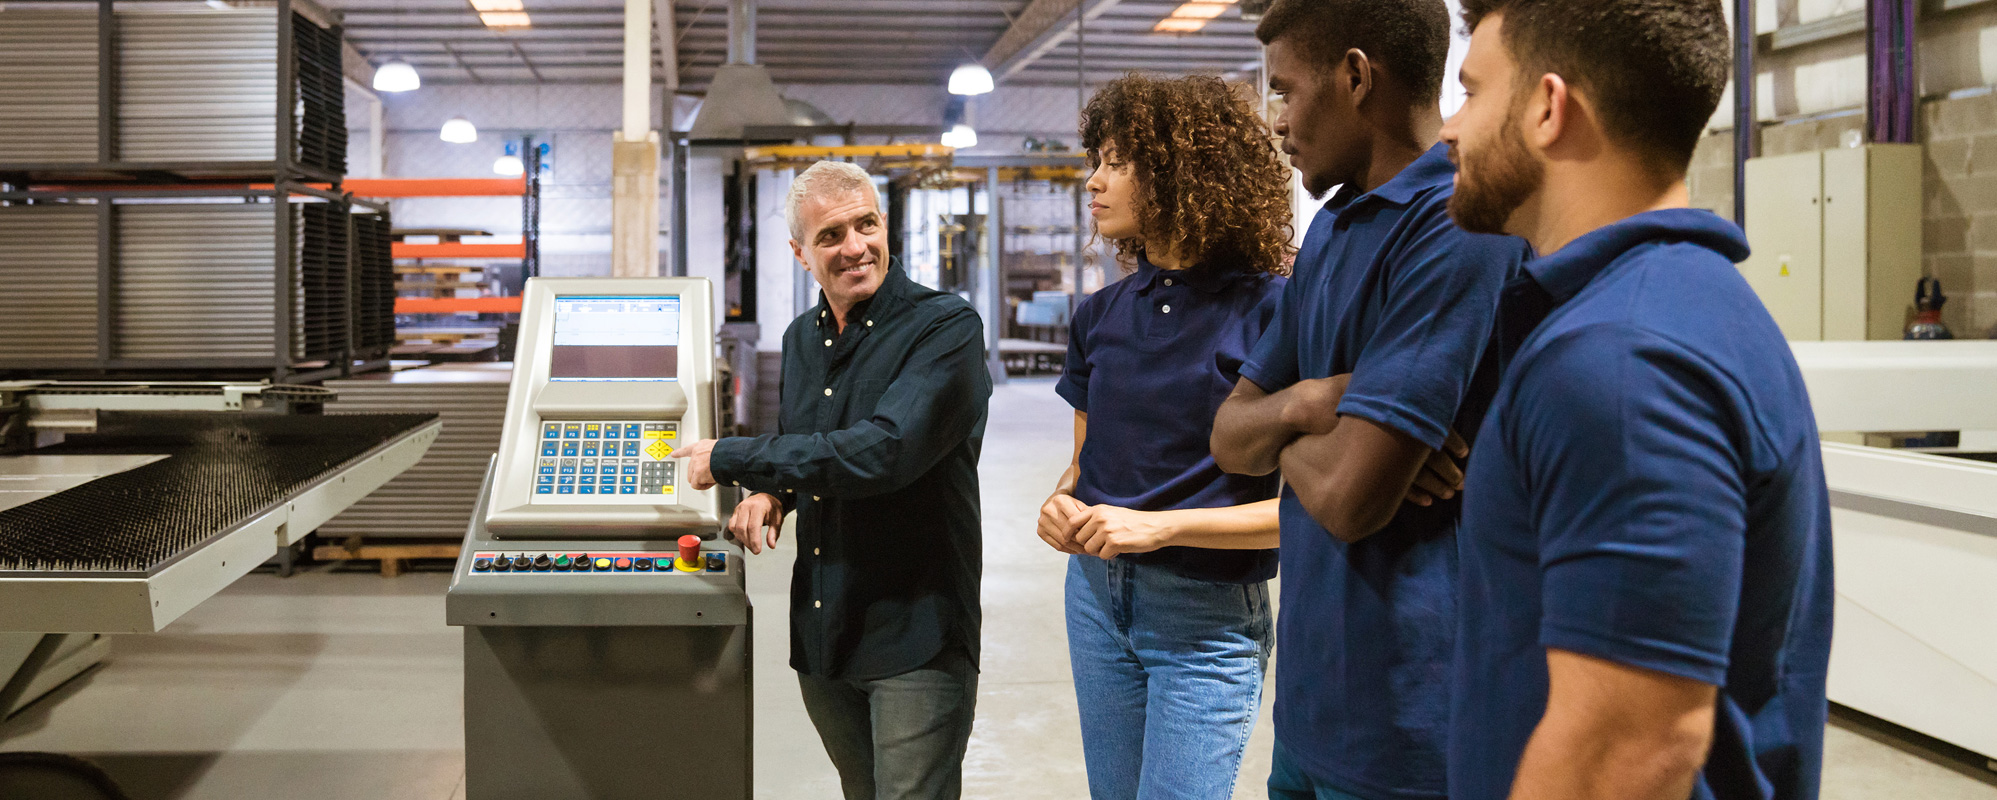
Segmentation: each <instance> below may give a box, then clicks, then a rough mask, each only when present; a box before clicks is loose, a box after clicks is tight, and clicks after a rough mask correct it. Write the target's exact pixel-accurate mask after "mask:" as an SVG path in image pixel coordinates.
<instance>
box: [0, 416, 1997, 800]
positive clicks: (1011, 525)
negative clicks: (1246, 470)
mask: <svg viewBox="0 0 1997 800" xmlns="http://www.w3.org/2000/svg"><path fill="white" fill-rule="evenodd" d="M992 412H993V416H992V421H991V426H990V431H989V433H988V436H987V438H986V440H985V455H984V461H983V468H982V472H983V475H984V479H985V483H984V490H985V496H984V501H985V503H984V506H985V522H986V528H985V530H986V531H987V533H986V542H985V552H986V568H985V593H984V598H985V618H986V627H985V637H984V652H985V657H984V676H983V680H982V682H981V692H980V698H979V707H978V712H979V713H978V724H977V730H976V733H975V735H974V737H973V738H972V741H971V747H970V753H969V756H968V763H967V773H968V775H967V786H966V795H967V796H969V797H973V798H1008V800H1026V799H1028V798H1078V797H1084V796H1086V794H1087V790H1086V787H1085V784H1084V780H1083V774H1082V760H1081V753H1080V749H1081V741H1080V735H1079V733H1078V732H1077V716H1076V708H1075V698H1074V694H1073V691H1072V689H1071V687H1070V677H1069V670H1068V659H1067V653H1066V641H1065V640H1066V637H1065V634H1064V628H1063V626H1062V623H1061V600H1060V598H1061V594H1060V586H1061V580H1062V574H1063V568H1064V563H1063V561H1064V559H1065V558H1066V557H1065V556H1062V555H1059V554H1057V553H1054V552H1052V551H1051V550H1049V549H1047V548H1046V546H1045V545H1043V544H1041V543H1040V541H1039V540H1038V539H1036V538H1034V536H1033V535H1032V527H1033V519H1034V515H1035V514H1036V513H1037V510H1038V508H1039V504H1040V502H1041V500H1043V499H1045V495H1046V492H1047V489H1048V487H1049V486H1051V484H1052V482H1053V480H1054V478H1055V476H1056V475H1057V474H1058V473H1059V471H1060V470H1061V468H1062V467H1063V466H1064V465H1065V463H1066V460H1067V457H1068V452H1069V447H1070V442H1069V425H1068V419H1069V418H1070V412H1069V410H1068V408H1067V407H1066V406H1065V405H1064V404H1063V403H1062V402H1061V401H1060V400H1059V399H1058V398H1056V397H1055V396H1054V393H1053V391H1052V385H1051V384H1050V383H1048V382H1046V381H1015V382H1013V383H1011V384H1009V385H1007V386H1005V387H1002V388H1001V389H1000V390H999V393H998V395H997V396H996V397H994V398H993V402H992ZM791 559H792V553H791V551H790V549H789V548H788V547H785V548H783V549H780V550H779V551H778V552H776V553H775V554H766V555H764V556H761V557H759V558H757V559H755V560H754V561H752V562H751V564H750V568H751V571H750V573H749V574H750V579H749V585H750V590H751V593H752V595H753V597H754V601H755V603H756V605H757V608H758V611H759V612H760V613H759V614H758V616H759V618H760V619H759V620H758V623H759V627H758V630H757V632H756V635H757V641H756V654H757V663H756V677H757V681H756V730H757V731H758V737H757V751H756V763H757V768H756V788H757V791H756V796H757V797H758V798H766V799H767V800H803V799H804V798H836V797H837V796H838V791H837V785H838V784H837V779H836V777H835V776H834V774H833V771H832V766H831V763H830V762H828V761H827V760H826V758H825V754H824V751H823V750H822V749H821V748H820V747H819V744H818V740H817V737H816V735H815V734H814V733H813V731H812V728H811V725H810V723H809V721H808V720H807V719H806V718H805V715H804V711H803V707H802V706H801V704H800V702H799V700H798V693H797V684H796V682H795V679H794V678H793V677H792V675H791V673H790V671H789V670H788V669H787V668H786V667H785V660H786V658H787V655H788V653H787V650H788V639H787V634H786V633H785V630H786V629H785V625H786V622H785V619H784V617H785V613H784V612H785V597H786V586H787V581H788V580H789V574H790V564H791ZM447 580H448V576H447V575H444V574H440V573H412V574H408V575H404V576H402V577H400V578H395V579H382V578H380V577H378V576H376V575H373V574H369V573H352V572H346V573H339V572H332V571H320V572H313V573H308V574H303V575H299V576H297V577H294V578H291V579H279V578H277V577H275V576H272V575H264V574H259V575H252V576H250V577H248V578H245V579H243V580H242V581H241V582H239V583H237V584H236V585H235V586H233V587H231V588H230V589H229V590H228V591H226V592H224V593H223V594H222V595H220V596H218V597H216V598H215V599H213V600H210V601H209V602H207V603H205V604H203V605H202V606H200V607H199V608H196V609H195V610H194V611H193V612H191V613H189V614H188V615H187V616H186V617H184V618H182V619H181V620H179V621H178V622H176V623H174V624H173V625H172V626H171V627H170V628H168V629H167V631H165V632H163V633H160V634H157V635H153V636H132V637H123V638H121V639H119V640H118V641H117V642H116V644H115V648H114V650H113V653H112V657H111V660H110V662H109V663H107V664H105V665H104V666H102V667H100V668H98V669H96V670H94V671H93V672H91V673H88V674H86V675H85V676H83V677H82V678H80V679H78V680H76V681H73V682H71V683H70V684H69V685H67V686H65V687H63V688H62V689H61V690H59V691H58V692H57V693H55V694H54V695H52V696H51V699H48V700H44V701H42V702H40V703H37V704H35V705H34V706H32V707H30V708H29V709H27V710H25V711H23V712H22V713H21V714H19V715H17V716H16V717H15V718H13V719H12V720H9V721H8V722H6V723H5V724H4V725H0V749H4V750H44V751H54V752H64V753H72V754H77V755H84V756H87V757H89V758H92V759H94V760H96V761H97V762H98V763H100V764H102V765H104V766H105V767H106V768H107V769H108V770H110V771H111V772H112V773H113V774H114V775H116V776H117V777H118V779H119V780H120V781H121V782H122V783H123V784H124V785H125V787H126V788H127V790H128V791H129V792H130V793H131V795H132V796H133V797H134V798H137V799H138V800H241V798H266V797H284V798H290V799H291V800H320V799H321V798H325V799H326V800H331V799H333V798H340V799H342V800H348V799H351V798H369V799H370V800H447V798H448V799H451V800H455V798H459V797H462V796H463V795H462V792H463V788H462V778H463V771H464V756H463V749H462V748H463V744H462V738H461V735H462V731H461V724H462V700H461V697H462V691H461V690H462V683H461V678H460V675H459V663H460V661H459V660H460V654H461V645H460V640H459V635H458V631H457V630H456V629H452V628H448V627H445V626H444V624H443V597H442V594H443V590H444V587H445V584H446V583H447ZM1264 716H1265V720H1266V716H1267V715H1266V709H1265V713H1264ZM1827 738H1828V744H1827V748H1826V750H1827V752H1826V754H1825V760H1826V762H1827V766H1826V769H1825V775H1824V792H1823V797H1824V798H1825V800H1859V799H1860V798H1888V797H1891V798H1925V799H1929V800H1941V799H1943V798H1964V800H1970V799H1972V798H1973V799H1979V800H1982V799H1987V800H1997V774H1993V773H1989V772H1984V771H1981V770H1977V769H1974V768H1971V767H1965V766H1963V765H1961V764H1958V763H1954V762H1947V761H1943V760H1938V759H1934V758H1931V757H1928V756H1927V754H1924V753H1923V752H1922V751H1921V750H1920V749H1919V748H1918V747H1917V746H1914V745H1911V744H1909V743H1907V742H1903V741H1899V740H1896V739H1893V738H1892V737H1891V736H1890V735H1887V734H1881V733H1879V732H1876V731H1874V730H1871V729H1869V728H1866V727H1864V726H1860V725H1852V724H1848V723H1844V722H1838V723H1834V724H1833V726H1832V728H1831V730H1830V731H1829V734H1828V737H1827ZM1269 741H1270V733H1269V726H1268V724H1267V723H1266V721H1265V722H1264V723H1263V724H1262V725H1261V726H1259V727H1258V729H1257V731H1256V733H1255V736H1254V738H1253V739H1252V740H1251V743H1250V747H1251V750H1250V754H1249V758H1248V763H1247V765H1246V767H1245V769H1244V771H1243V775H1244V777H1243V779H1242V781H1241V783H1240V785H1239V786H1238V787H1237V791H1236V793H1235V796H1236V797H1237V798H1250V797H1262V796H1264V795H1263V792H1262V791H1261V787H1260V781H1261V779H1262V778H1263V777H1265V776H1266V775H1267V774H1268V759H1269Z"/></svg>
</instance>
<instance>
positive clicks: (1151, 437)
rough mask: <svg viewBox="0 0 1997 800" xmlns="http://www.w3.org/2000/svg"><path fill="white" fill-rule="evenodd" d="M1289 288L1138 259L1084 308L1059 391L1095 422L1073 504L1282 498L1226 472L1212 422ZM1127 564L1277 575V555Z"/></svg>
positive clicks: (1214, 577)
mask: <svg viewBox="0 0 1997 800" xmlns="http://www.w3.org/2000/svg"><path fill="white" fill-rule="evenodd" d="M1216 267H1218V268H1216ZM1285 283H1286V281H1285V280H1284V279H1283V278H1279V277H1275V276H1272V275H1266V274H1249V273H1245V272H1242V271H1240V270H1239V269H1230V268H1228V267H1226V266H1225V265H1202V266H1198V267H1194V268H1192V269H1186V270H1165V269H1159V268H1157V267H1155V266H1152V264H1151V262H1150V261H1147V260H1144V259H1142V258H1139V259H1138V262H1137V271H1136V272H1135V273H1132V274H1131V275H1129V276H1128V277H1125V278H1124V279H1123V280H1120V281H1117V282H1116V283H1113V284H1110V285H1109V286H1106V287H1104V288H1103V290H1102V291H1099V292H1096V293H1095V294H1092V295H1089V298H1088V299H1087V300H1083V301H1082V304H1081V306H1080V307H1079V308H1077V309H1075V320H1074V322H1073V323H1072V324H1071V325H1070V326H1069V336H1068V363H1067V368H1066V369H1065V370H1064V371H1063V372H1062V373H1061V382H1060V383H1058V384H1056V385H1055V391H1056V392H1058V393H1060V395H1061V397H1062V398H1063V399H1065V400H1067V401H1068V403H1069V404H1070V405H1073V406H1074V407H1075V410H1077V411H1081V412H1082V413H1085V414H1088V415H1089V428H1088V438H1086V439H1085V440H1083V444H1082V453H1081V467H1082V472H1081V476H1080V478H1079V479H1078V480H1077V481H1076V482H1075V499H1077V500H1080V501H1082V502H1083V503H1087V504H1089V505H1096V504H1098V503H1103V504H1108V505H1112V506H1119V507H1122V508H1133V509H1137V510H1139V511H1166V510H1170V509H1180V508H1225V507H1228V506H1238V505H1245V504H1248V503H1256V502H1261V501H1263V500H1268V499H1270V498H1273V497H1275V496H1276V483H1277V480H1276V476H1274V475H1267V476H1261V477H1252V476H1248V475H1229V474H1227V473H1225V472H1222V471H1221V469H1220V467H1219V466H1216V465H1215V464H1214V460H1213V453H1212V440H1213V418H1214V414H1216V413H1217V412H1219V411H1220V404H1221V403H1222V402H1225V401H1226V400H1227V396H1228V394H1229V393H1231V392H1232V391H1233V390H1234V385H1235V383H1236V382H1238V381H1239V380H1240V379H1241V362H1242V361H1243V360H1244V359H1246V358H1247V357H1248V350H1249V348H1251V347H1254V346H1255V342H1256V340H1257V339H1260V338H1261V337H1262V332H1263V331H1264V330H1265V329H1267V328H1268V327H1269V318H1270V317H1272V316H1274V315H1275V313H1276V300H1277V298H1278V297H1280V296H1281V293H1282V289H1283V285H1284V284H1285ZM1120 558H1123V559H1125V560H1127V561H1133V562H1136V563H1139V564H1151V565H1155V566H1160V567H1163V568H1165V569H1168V570H1171V571H1172V572H1173V573H1175V574H1178V575H1180V576H1182V577H1187V578H1193V579H1195V580H1204V581H1213V582H1215V583H1256V582H1260V581H1266V580H1268V579H1270V578H1273V577H1276V551H1275V550H1273V549H1271V550H1209V549H1205V548H1198V547H1166V548H1161V549H1159V550H1157V551H1154V552H1150V553H1131V554H1126V555H1123V556H1120Z"/></svg>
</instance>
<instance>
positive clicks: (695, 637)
mask: <svg viewBox="0 0 1997 800" xmlns="http://www.w3.org/2000/svg"><path fill="white" fill-rule="evenodd" d="M711 308H712V288H711V286H710V284H709V283H708V282H707V281H706V280H704V279H697V278H694V279H690V278H629V279H620V278H611V279H603V278H572V279H557V278H535V279H533V280H530V281H528V282H527V285H526V288H525V291H524V293H523V301H522V310H521V317H520V339H519V344H518V347H517V355H516V357H515V364H514V371H513V383H512V386H511V389H510V393H509V395H508V397H507V406H506V417H505V427H504V429H503V431H502V433H501V436H500V451H499V453H498V454H497V455H496V456H495V457H494V458H493V461H492V466H491V468H490V471H489V472H488V474H487V477H486V485H485V489H484V493H483V496H482V499H481V501H480V504H479V507H478V509H477V510H476V511H474V512H473V518H472V520H471V525H470V529H469V531H468V533H467V535H466V537H465V544H464V549H463V551H462V552H461V554H460V556H459V559H458V565H457V571H456V574H455V575H454V576H453V578H452V581H451V588H450V590H449V593H448V594H447V595H446V600H445V614H446V619H447V621H448V622H449V623H450V624H452V625H456V626H462V627H463V628H464V629H465V632H464V637H465V667H464V669H465V792H466V796H467V797H468V798H471V800H492V799H493V798H534V800H569V799H570V798H574V799H575V800H581V799H582V798H641V797H642V798H686V799H687V800H693V799H694V798H699V799H700V800H718V799H721V798H747V797H748V796H749V789H750V758H749V756H750V753H749V743H750V714H751V711H752V707H751V703H750V686H751V684H750V631H749V624H750V607H749V600H748V595H747V593H746V592H745V590H744V584H743V571H742V561H741V555H742V551H741V549H740V548H739V547H738V546H737V545H735V544H733V543H730V542H727V541H724V540H722V539H721V538H720V537H719V536H718V534H719V532H720V530H721V525H722V521H723V520H724V519H725V515H726V514H727V513H729V512H730V511H731V510H732V504H731V503H728V502H726V500H725V499H724V496H723V493H722V492H721V491H719V490H716V489H709V490H706V491H696V490H694V489H693V488H692V487H691V486H690V485H688V483H687V481H686V476H685V474H684V472H683V465H682V464H681V463H679V460H676V459H673V458H670V454H671V453H672V451H673V450H674V449H676V448H677V447H679V446H681V445H682V444H688V443H692V442H694V441H698V440H700V439H703V438H710V437H713V436H714V435H715V432H716V413H717V411H718V409H719V407H720V400H719V398H718V397H717V394H716V393H717V391H718V387H717V385H716V382H715V363H714V355H715V346H714V335H713V334H714V324H713V320H712V319H711V311H710V309H711Z"/></svg>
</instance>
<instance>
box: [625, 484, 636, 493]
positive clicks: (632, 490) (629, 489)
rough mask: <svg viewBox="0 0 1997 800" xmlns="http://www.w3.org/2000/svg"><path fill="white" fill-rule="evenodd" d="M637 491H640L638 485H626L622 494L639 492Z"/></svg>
mask: <svg viewBox="0 0 1997 800" xmlns="http://www.w3.org/2000/svg"><path fill="white" fill-rule="evenodd" d="M637 493H638V487H636V486H626V487H623V492H622V494H637Z"/></svg>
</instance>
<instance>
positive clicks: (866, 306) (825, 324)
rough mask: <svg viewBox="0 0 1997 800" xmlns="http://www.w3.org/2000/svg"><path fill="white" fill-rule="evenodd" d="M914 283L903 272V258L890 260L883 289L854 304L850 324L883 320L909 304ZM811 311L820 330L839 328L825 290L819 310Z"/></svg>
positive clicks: (849, 314)
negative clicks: (869, 320)
mask: <svg viewBox="0 0 1997 800" xmlns="http://www.w3.org/2000/svg"><path fill="white" fill-rule="evenodd" d="M914 283H915V282H914V281H913V280H910V279H909V277H908V274H907V273H905V272H903V271H902V268H901V259H899V258H894V257H889V258H888V274H887V277H886V278H883V279H882V280H881V288H880V289H878V290H876V291H875V292H874V296H873V297H869V298H867V299H865V300H861V301H860V302H858V303H854V304H853V308H852V310H851V311H849V312H847V316H848V319H847V320H846V324H847V325H848V326H851V325H854V324H858V323H859V322H860V321H861V320H865V319H868V318H872V319H882V318H884V317H885V316H886V315H888V314H892V313H894V312H895V311H896V310H898V309H900V308H901V307H902V306H906V305H908V304H909V303H908V287H909V286H912V285H914ZM811 311H812V322H814V323H816V324H817V325H818V327H820V328H822V329H828V330H829V329H831V328H835V327H837V326H838V324H837V323H836V322H834V321H833V319H832V303H831V302H830V301H828V300H826V299H825V290H824V289H820V290H818V307H817V308H814V309H812V310H811Z"/></svg>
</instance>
